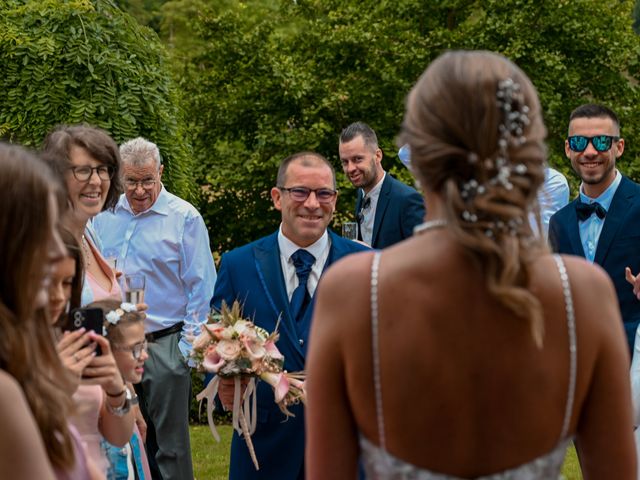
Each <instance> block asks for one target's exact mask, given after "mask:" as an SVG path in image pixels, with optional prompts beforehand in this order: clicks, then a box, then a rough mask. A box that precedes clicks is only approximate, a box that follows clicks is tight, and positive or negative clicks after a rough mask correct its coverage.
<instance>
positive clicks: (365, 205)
mask: <svg viewBox="0 0 640 480" xmlns="http://www.w3.org/2000/svg"><path fill="white" fill-rule="evenodd" d="M370 206H371V197H367V198H365V199H364V201H363V202H362V204H361V205H360V211H359V212H358V216H357V219H358V223H362V221H363V220H364V213H363V210H366V209H368V208H369V207H370Z"/></svg>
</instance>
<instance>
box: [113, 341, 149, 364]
mask: <svg viewBox="0 0 640 480" xmlns="http://www.w3.org/2000/svg"><path fill="white" fill-rule="evenodd" d="M148 346H149V344H148V343H147V341H146V340H144V341H142V342H140V343H136V344H135V345H133V346H132V347H121V346H118V345H114V346H113V347H111V348H113V349H114V350H118V351H120V352H131V355H133V358H134V359H135V360H140V357H141V356H142V352H143V351H144V352H146V351H147V347H148Z"/></svg>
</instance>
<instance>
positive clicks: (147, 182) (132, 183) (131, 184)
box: [124, 178, 156, 190]
mask: <svg viewBox="0 0 640 480" xmlns="http://www.w3.org/2000/svg"><path fill="white" fill-rule="evenodd" d="M155 184H156V180H154V179H153V178H145V179H144V180H132V179H129V180H125V181H124V186H125V187H127V190H135V189H136V188H138V185H140V186H141V187H142V188H144V189H145V190H150V189H152V188H153V187H154V186H155Z"/></svg>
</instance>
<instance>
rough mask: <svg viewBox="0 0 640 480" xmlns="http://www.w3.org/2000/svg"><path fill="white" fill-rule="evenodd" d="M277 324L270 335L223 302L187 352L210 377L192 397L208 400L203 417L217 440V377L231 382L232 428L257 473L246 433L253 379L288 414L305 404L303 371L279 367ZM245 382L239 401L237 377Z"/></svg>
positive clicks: (252, 422) (252, 410)
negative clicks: (293, 407)
mask: <svg viewBox="0 0 640 480" xmlns="http://www.w3.org/2000/svg"><path fill="white" fill-rule="evenodd" d="M277 340H278V326H277V325H276V330H275V331H274V332H273V333H271V334H269V333H268V332H267V331H266V330H264V329H262V328H260V327H258V326H256V325H255V324H254V323H253V322H252V321H250V320H248V319H246V318H243V317H242V313H241V308H240V304H239V303H238V301H235V302H233V305H232V306H231V308H229V307H228V306H227V305H226V304H225V303H224V302H223V303H222V308H221V310H220V312H219V313H212V314H211V315H210V316H209V323H207V324H205V325H203V327H202V332H201V333H200V335H198V336H197V337H195V338H194V339H193V351H192V353H191V356H192V358H193V359H194V361H195V363H196V365H197V366H198V367H199V369H200V370H204V371H206V372H211V373H215V374H216V376H215V377H214V379H213V380H211V382H209V385H207V387H206V388H205V389H204V390H203V391H202V392H200V393H199V394H198V395H197V396H196V398H197V399H198V400H199V401H200V402H201V401H202V400H203V399H205V398H206V399H207V401H208V404H207V418H208V421H209V427H210V428H211V432H212V433H213V436H214V437H215V439H216V440H217V441H220V436H219V435H218V432H217V431H216V428H215V425H214V423H213V415H212V414H213V410H214V408H215V404H214V401H213V400H214V398H215V396H216V395H217V393H218V386H219V383H220V378H221V377H222V378H233V379H234V381H235V392H234V399H233V428H234V429H235V430H236V431H237V432H238V434H239V435H241V436H243V437H244V439H245V441H246V442H247V446H248V447H249V453H250V454H251V458H252V459H253V463H254V465H255V467H256V470H257V469H259V465H258V460H257V459H256V456H255V451H254V448H253V444H252V442H251V434H252V433H253V432H254V431H255V429H256V406H257V405H256V379H260V380H263V381H265V382H267V383H268V384H270V385H271V386H272V387H273V390H274V401H275V402H276V403H277V404H278V406H279V407H280V410H282V412H283V413H284V414H285V415H287V416H292V415H293V414H292V413H291V412H290V411H289V410H288V408H287V407H288V406H289V405H293V404H297V403H299V402H303V403H304V402H305V389H304V373H288V372H286V371H285V370H284V369H283V366H284V357H283V356H282V354H281V353H280V351H279V350H278V348H277V347H276V341H277ZM243 377H246V378H248V383H247V385H246V389H245V392H244V395H242V398H241V391H242V386H241V378H243Z"/></svg>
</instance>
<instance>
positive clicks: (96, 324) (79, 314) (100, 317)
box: [69, 308, 104, 355]
mask: <svg viewBox="0 0 640 480" xmlns="http://www.w3.org/2000/svg"><path fill="white" fill-rule="evenodd" d="M69 317H70V318H71V322H70V324H71V330H78V329H79V328H82V327H84V328H85V330H87V331H88V330H93V331H94V332H95V333H97V334H98V335H102V326H103V324H104V312H103V311H102V309H101V308H74V309H73V310H71V313H69ZM101 354H102V351H101V350H100V346H99V345H98V346H97V347H96V355H101Z"/></svg>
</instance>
